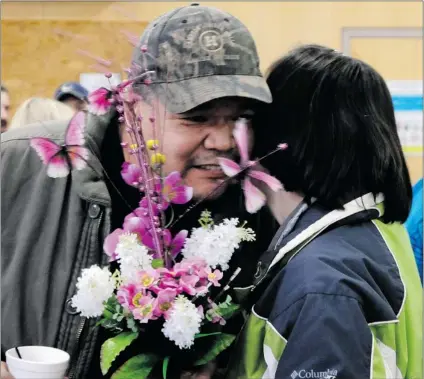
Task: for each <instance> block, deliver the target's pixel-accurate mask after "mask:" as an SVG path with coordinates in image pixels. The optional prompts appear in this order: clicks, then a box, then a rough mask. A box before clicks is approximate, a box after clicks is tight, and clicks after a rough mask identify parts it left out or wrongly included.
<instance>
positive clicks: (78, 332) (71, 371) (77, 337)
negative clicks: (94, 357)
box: [68, 317, 87, 379]
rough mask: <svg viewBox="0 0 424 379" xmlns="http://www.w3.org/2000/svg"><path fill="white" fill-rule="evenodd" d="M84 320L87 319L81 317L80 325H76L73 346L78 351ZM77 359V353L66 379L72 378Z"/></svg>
mask: <svg viewBox="0 0 424 379" xmlns="http://www.w3.org/2000/svg"><path fill="white" fill-rule="evenodd" d="M86 320H87V319H86V318H85V317H83V319H82V320H81V321H80V324H79V325H78V329H77V335H76V339H75V346H76V349H78V350H79V342H80V339H81V334H82V331H83V330H84V326H85V322H86ZM78 350H77V351H78ZM78 359H79V353H77V355H76V356H75V357H74V359H73V362H72V365H71V368H70V370H69V375H68V379H73V378H74V376H75V371H76V366H77V363H78Z"/></svg>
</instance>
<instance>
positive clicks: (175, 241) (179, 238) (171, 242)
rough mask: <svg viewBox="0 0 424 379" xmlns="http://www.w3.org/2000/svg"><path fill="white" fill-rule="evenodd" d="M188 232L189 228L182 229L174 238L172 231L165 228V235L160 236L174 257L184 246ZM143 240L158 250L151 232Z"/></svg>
mask: <svg viewBox="0 0 424 379" xmlns="http://www.w3.org/2000/svg"><path fill="white" fill-rule="evenodd" d="M187 234H188V232H187V230H181V231H180V232H179V233H178V234H177V235H176V236H175V237H174V238H172V235H171V232H170V231H169V230H168V229H165V230H163V237H162V238H159V241H160V242H163V247H164V249H165V250H167V251H168V252H169V253H170V254H171V257H172V258H175V257H176V256H177V255H178V254H179V253H180V251H181V249H182V248H183V246H184V242H185V239H186V237H187ZM142 241H143V244H144V245H145V246H146V247H148V248H149V249H151V250H154V251H157V250H158V248H157V246H156V244H155V241H154V240H153V235H152V233H151V232H148V233H146V234H145V235H144V236H143V240H142Z"/></svg>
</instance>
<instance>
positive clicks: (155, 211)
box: [138, 197, 159, 217]
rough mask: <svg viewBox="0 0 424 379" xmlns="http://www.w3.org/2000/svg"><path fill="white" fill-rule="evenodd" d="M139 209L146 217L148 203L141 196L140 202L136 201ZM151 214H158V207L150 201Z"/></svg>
mask: <svg viewBox="0 0 424 379" xmlns="http://www.w3.org/2000/svg"><path fill="white" fill-rule="evenodd" d="M138 205H139V209H140V211H142V212H143V216H145V217H148V216H149V204H148V200H147V198H146V197H143V198H142V199H141V200H140V202H139V203H138ZM151 206H152V211H153V216H157V215H159V207H158V205H157V204H156V203H155V202H153V201H152V202H151Z"/></svg>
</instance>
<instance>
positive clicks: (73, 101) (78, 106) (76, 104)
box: [62, 96, 87, 112]
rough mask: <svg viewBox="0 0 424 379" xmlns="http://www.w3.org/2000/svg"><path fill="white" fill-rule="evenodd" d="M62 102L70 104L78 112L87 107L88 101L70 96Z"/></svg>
mask: <svg viewBox="0 0 424 379" xmlns="http://www.w3.org/2000/svg"><path fill="white" fill-rule="evenodd" d="M62 103H64V104H66V105H68V106H70V107H71V108H73V109H74V110H75V111H76V112H79V111H83V110H85V109H86V108H87V103H86V102H85V101H83V100H80V99H78V98H76V97H74V96H69V97H67V98H65V99H64V100H63V101H62Z"/></svg>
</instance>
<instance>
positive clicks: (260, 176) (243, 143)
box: [218, 120, 283, 213]
mask: <svg viewBox="0 0 424 379" xmlns="http://www.w3.org/2000/svg"><path fill="white" fill-rule="evenodd" d="M234 139H235V140H236V143H237V146H238V149H239V153H240V164H238V163H236V162H234V161H232V160H231V159H227V158H218V160H219V164H220V165H221V168H222V171H224V173H225V174H226V175H227V176H229V177H233V176H236V175H238V174H240V173H241V172H242V171H243V170H246V176H245V178H244V179H243V180H242V188H243V191H244V196H245V202H246V210H247V211H248V212H249V213H256V212H257V211H258V210H259V209H261V208H262V207H263V206H264V205H265V203H266V197H265V195H264V193H263V192H262V191H261V190H260V189H259V188H257V187H256V186H254V185H253V183H252V181H251V178H253V179H256V180H260V181H262V182H264V183H265V184H266V185H268V186H269V187H270V188H271V189H272V190H273V191H279V190H280V189H282V188H283V186H282V184H281V183H280V181H279V180H277V179H276V178H274V177H273V176H271V175H268V174H266V173H264V172H262V171H258V170H254V169H253V168H252V167H253V166H254V165H255V164H256V163H255V162H253V161H250V160H249V153H248V145H249V143H248V140H249V136H248V130H247V125H246V122H245V121H244V120H240V121H237V122H236V126H235V128H234Z"/></svg>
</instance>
